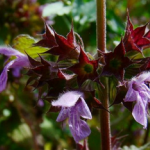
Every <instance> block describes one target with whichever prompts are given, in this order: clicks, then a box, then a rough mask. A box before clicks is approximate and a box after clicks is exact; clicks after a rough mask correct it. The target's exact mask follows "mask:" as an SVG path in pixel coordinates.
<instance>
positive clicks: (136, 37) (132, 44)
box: [123, 13, 150, 52]
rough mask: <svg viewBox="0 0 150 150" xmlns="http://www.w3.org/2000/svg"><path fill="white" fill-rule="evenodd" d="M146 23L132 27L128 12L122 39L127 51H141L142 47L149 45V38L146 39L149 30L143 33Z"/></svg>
mask: <svg viewBox="0 0 150 150" xmlns="http://www.w3.org/2000/svg"><path fill="white" fill-rule="evenodd" d="M147 25H148V23H147V24H146V25H144V26H141V27H137V28H135V29H133V25H132V23H131V21H130V17H129V13H128V16H127V27H126V33H125V36H124V39H123V42H124V45H125V49H126V51H127V52H128V51H131V50H135V51H138V52H142V50H143V49H145V48H147V47H150V40H149V39H148V37H149V32H148V33H147V34H146V35H145V30H146V27H147ZM144 35H145V36H144Z"/></svg>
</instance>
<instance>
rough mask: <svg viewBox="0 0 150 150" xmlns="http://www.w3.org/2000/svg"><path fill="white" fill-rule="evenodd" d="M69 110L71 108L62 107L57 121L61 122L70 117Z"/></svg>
mask: <svg viewBox="0 0 150 150" xmlns="http://www.w3.org/2000/svg"><path fill="white" fill-rule="evenodd" d="M68 112H69V108H64V107H63V108H62V109H61V111H60V113H59V115H58V117H57V119H56V121H57V122H61V121H64V120H65V119H67V118H68Z"/></svg>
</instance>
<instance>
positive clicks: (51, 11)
mask: <svg viewBox="0 0 150 150" xmlns="http://www.w3.org/2000/svg"><path fill="white" fill-rule="evenodd" d="M71 9H72V7H71V6H65V5H64V3H63V2H55V3H51V4H49V5H47V6H46V7H45V8H44V10H43V14H42V16H43V17H49V16H51V15H58V16H63V15H64V14H69V13H70V11H71Z"/></svg>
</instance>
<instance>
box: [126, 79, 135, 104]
mask: <svg viewBox="0 0 150 150" xmlns="http://www.w3.org/2000/svg"><path fill="white" fill-rule="evenodd" d="M132 85H133V82H131V83H130V85H129V89H128V92H127V94H126V96H125V98H124V101H125V102H133V101H136V100H137V94H138V91H135V90H134V89H133V88H132Z"/></svg>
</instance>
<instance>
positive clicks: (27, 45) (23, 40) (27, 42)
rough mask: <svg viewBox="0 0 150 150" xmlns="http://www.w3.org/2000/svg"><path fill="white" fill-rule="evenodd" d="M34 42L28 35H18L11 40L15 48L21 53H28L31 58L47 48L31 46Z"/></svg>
mask: <svg viewBox="0 0 150 150" xmlns="http://www.w3.org/2000/svg"><path fill="white" fill-rule="evenodd" d="M34 43H36V41H35V39H34V38H33V37H31V36H29V35H23V34H22V35H19V36H17V37H16V38H15V39H14V40H13V48H15V49H17V50H18V51H20V52H21V53H23V54H26V53H27V54H28V55H29V56H30V57H32V58H36V57H38V54H41V53H43V52H45V51H47V50H48V48H44V47H40V46H33V44H34Z"/></svg>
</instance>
